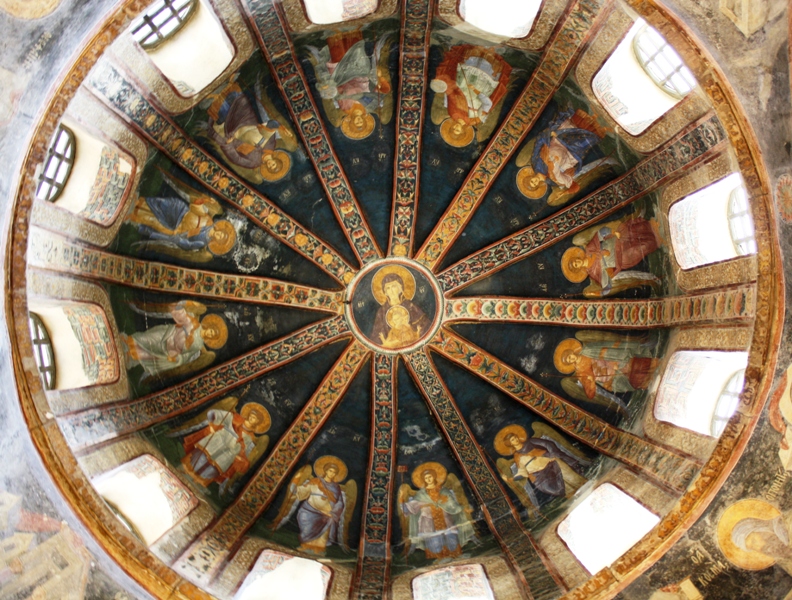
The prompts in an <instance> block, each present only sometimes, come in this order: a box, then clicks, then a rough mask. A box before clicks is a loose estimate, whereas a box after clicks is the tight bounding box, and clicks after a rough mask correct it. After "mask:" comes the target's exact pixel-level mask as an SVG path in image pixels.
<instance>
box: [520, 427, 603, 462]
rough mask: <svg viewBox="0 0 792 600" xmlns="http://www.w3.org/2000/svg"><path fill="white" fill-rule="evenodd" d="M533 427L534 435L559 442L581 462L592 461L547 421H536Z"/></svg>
mask: <svg viewBox="0 0 792 600" xmlns="http://www.w3.org/2000/svg"><path fill="white" fill-rule="evenodd" d="M531 429H532V430H533V434H534V437H537V438H544V439H550V440H551V441H553V442H555V443H556V444H558V445H559V446H560V447H561V448H563V449H564V450H565V451H566V452H568V453H569V454H570V455H572V456H574V457H575V458H577V459H578V460H580V461H581V462H584V463H590V462H591V459H590V458H589V457H588V456H586V455H585V453H584V452H582V451H581V450H580V449H578V448H576V447H575V446H573V445H572V443H571V442H570V441H569V440H568V439H567V438H566V437H564V436H563V435H561V434H560V433H558V431H556V430H555V429H553V428H552V427H550V426H549V425H547V424H546V423H540V422H539V421H534V422H533V425H531Z"/></svg>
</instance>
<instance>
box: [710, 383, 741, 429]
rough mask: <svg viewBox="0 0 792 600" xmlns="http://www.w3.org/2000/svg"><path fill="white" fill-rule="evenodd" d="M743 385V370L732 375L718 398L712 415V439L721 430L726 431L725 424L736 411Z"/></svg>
mask: <svg viewBox="0 0 792 600" xmlns="http://www.w3.org/2000/svg"><path fill="white" fill-rule="evenodd" d="M743 385H745V369H741V370H739V371H737V372H736V373H735V374H734V375H732V377H731V379H729V382H728V383H727V384H726V387H724V388H723V391H722V392H721V395H720V396H719V397H718V403H717V404H716V405H715V412H714V413H713V415H712V426H711V427H712V428H711V432H712V435H713V437H720V435H721V434H722V433H723V430H724V429H726V423H728V422H729V419H730V418H731V416H732V415H733V414H734V411H736V410H737V405H738V404H739V402H740V393H741V392H742V389H743Z"/></svg>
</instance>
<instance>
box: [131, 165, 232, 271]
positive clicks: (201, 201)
mask: <svg viewBox="0 0 792 600" xmlns="http://www.w3.org/2000/svg"><path fill="white" fill-rule="evenodd" d="M162 175H163V178H164V179H165V182H166V183H167V184H168V187H169V188H170V189H171V190H172V191H173V192H174V193H175V195H174V196H156V197H142V196H141V197H140V198H139V199H138V201H137V203H136V204H135V208H134V209H133V210H132V213H131V214H130V215H129V217H128V220H129V222H130V223H132V224H134V226H135V227H137V230H138V233H140V235H141V236H143V237H144V238H146V240H145V241H141V242H135V243H134V244H132V247H133V248H134V249H146V250H153V251H156V252H161V253H163V254H169V255H170V256H175V257H176V258H183V259H184V260H189V261H191V262H208V261H210V260H212V258H213V257H215V256H222V255H224V254H228V252H229V251H230V250H231V249H232V248H233V247H234V244H236V237H237V236H236V229H234V226H233V225H232V224H231V223H230V222H229V221H226V220H221V219H216V217H218V216H220V215H222V214H223V209H222V207H221V206H220V204H219V203H218V202H217V200H215V199H214V198H211V197H209V196H205V195H203V194H200V193H199V192H197V191H196V190H194V189H193V188H192V187H190V186H188V185H185V184H184V183H181V182H179V181H178V180H177V179H175V178H172V177H170V176H168V174H167V173H165V172H164V171H162Z"/></svg>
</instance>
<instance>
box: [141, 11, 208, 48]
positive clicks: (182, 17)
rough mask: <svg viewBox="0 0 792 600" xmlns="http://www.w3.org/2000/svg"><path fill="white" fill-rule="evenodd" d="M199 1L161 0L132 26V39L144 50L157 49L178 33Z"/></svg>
mask: <svg viewBox="0 0 792 600" xmlns="http://www.w3.org/2000/svg"><path fill="white" fill-rule="evenodd" d="M197 6H198V0H159V2H157V3H155V4H154V5H152V6H151V7H150V8H149V9H148V11H146V13H145V14H144V15H143V16H142V17H140V18H139V19H138V20H137V21H135V22H134V23H133V24H132V37H133V38H134V40H135V41H136V42H137V43H138V44H140V46H141V47H142V48H144V49H152V48H156V47H157V46H159V45H160V44H162V43H163V42H165V41H166V40H167V39H168V38H170V37H172V36H173V35H174V34H175V33H176V32H178V31H179V30H180V29H181V28H182V27H183V26H184V24H185V23H186V22H187V20H188V19H189V18H190V16H191V15H192V14H193V12H194V11H195V9H196V8H197Z"/></svg>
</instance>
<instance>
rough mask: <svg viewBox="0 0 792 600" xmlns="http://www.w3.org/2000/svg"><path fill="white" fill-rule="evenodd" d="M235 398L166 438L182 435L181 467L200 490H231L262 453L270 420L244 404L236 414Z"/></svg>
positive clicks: (253, 404) (256, 406)
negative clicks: (210, 487)
mask: <svg viewBox="0 0 792 600" xmlns="http://www.w3.org/2000/svg"><path fill="white" fill-rule="evenodd" d="M238 404H239V398H236V397H234V396H229V397H228V398H225V399H223V400H220V401H219V402H217V403H215V404H214V405H213V406H212V407H211V408H208V409H207V410H205V411H203V412H202V413H201V414H199V415H198V416H197V417H195V418H194V419H191V420H190V421H188V422H187V423H185V424H184V425H183V426H182V427H180V428H179V429H177V430H175V431H173V432H171V433H169V434H168V437H181V436H185V437H184V439H183V440H182V445H183V447H184V453H185V456H184V458H182V461H181V463H182V466H183V467H184V469H185V471H187V473H188V474H189V475H190V477H192V478H193V479H194V480H195V481H196V482H198V483H199V484H201V485H202V486H204V487H209V484H211V483H217V484H219V486H220V493H221V494H224V493H225V492H226V491H227V490H229V489H231V488H233V486H234V484H235V483H236V482H237V481H238V480H239V478H240V477H241V476H242V475H244V474H245V473H247V471H248V470H249V469H250V466H251V465H253V464H255V463H256V462H257V461H258V459H259V458H261V456H262V455H263V454H264V452H265V451H266V449H267V445H268V444H269V436H268V435H264V434H265V433H266V432H267V431H269V428H270V424H271V423H272V420H271V418H270V414H269V412H268V411H267V409H266V408H264V406H262V405H261V404H259V403H257V402H248V403H247V404H245V405H244V406H243V407H242V410H240V411H237V410H236V407H237V405H238Z"/></svg>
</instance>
